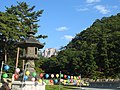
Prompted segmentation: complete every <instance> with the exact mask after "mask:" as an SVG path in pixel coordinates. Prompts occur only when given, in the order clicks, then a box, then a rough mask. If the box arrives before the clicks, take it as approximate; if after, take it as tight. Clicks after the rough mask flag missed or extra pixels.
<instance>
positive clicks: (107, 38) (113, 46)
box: [41, 13, 120, 79]
mask: <svg viewBox="0 0 120 90" xmlns="http://www.w3.org/2000/svg"><path fill="white" fill-rule="evenodd" d="M41 68H42V69H43V70H44V71H45V72H48V73H51V72H52V73H56V72H58V71H60V70H61V71H62V72H63V73H65V74H72V75H79V74H81V75H82V77H88V78H94V79H95V78H118V77H120V14H119V13H118V14H117V15H115V16H111V17H103V18H102V19H97V20H96V21H95V22H94V23H93V24H92V25H91V26H90V27H89V28H87V29H86V30H83V31H82V32H80V33H78V34H77V35H76V36H75V38H73V39H72V41H70V42H69V44H68V45H66V46H65V47H63V48H62V50H61V51H60V52H59V53H58V55H57V56H53V57H51V58H48V59H46V61H44V63H43V64H42V65H41Z"/></svg>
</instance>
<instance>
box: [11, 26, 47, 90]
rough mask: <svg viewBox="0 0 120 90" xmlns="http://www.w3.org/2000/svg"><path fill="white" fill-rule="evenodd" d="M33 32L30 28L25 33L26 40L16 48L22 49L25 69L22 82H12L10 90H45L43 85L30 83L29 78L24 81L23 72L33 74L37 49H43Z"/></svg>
mask: <svg viewBox="0 0 120 90" xmlns="http://www.w3.org/2000/svg"><path fill="white" fill-rule="evenodd" d="M34 34H35V32H34V31H33V28H32V27H31V30H30V31H29V32H28V33H27V38H26V39H24V40H23V41H20V42H19V43H18V44H17V46H18V47H20V48H22V49H23V55H22V57H21V59H23V60H25V63H26V64H25V65H26V66H25V68H24V71H23V73H24V74H23V79H22V81H13V82H12V90H45V83H44V82H42V83H41V84H39V83H36V82H32V81H31V78H32V76H31V77H29V79H28V80H26V81H24V76H25V71H29V72H30V73H33V72H35V69H34V68H35V63H34V61H35V60H38V59H39V58H38V49H41V48H43V47H44V45H43V44H41V43H40V42H39V41H38V40H36V39H35V37H34ZM40 88H41V89H40Z"/></svg>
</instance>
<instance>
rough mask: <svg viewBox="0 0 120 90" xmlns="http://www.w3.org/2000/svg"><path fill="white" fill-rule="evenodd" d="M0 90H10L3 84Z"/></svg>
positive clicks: (6, 84)
mask: <svg viewBox="0 0 120 90" xmlns="http://www.w3.org/2000/svg"><path fill="white" fill-rule="evenodd" d="M0 90H11V89H10V88H9V85H8V83H3V85H2V86H1V88H0Z"/></svg>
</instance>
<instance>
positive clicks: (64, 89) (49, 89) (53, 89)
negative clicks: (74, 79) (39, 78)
mask: <svg viewBox="0 0 120 90" xmlns="http://www.w3.org/2000/svg"><path fill="white" fill-rule="evenodd" d="M75 88H77V87H73V86H63V85H61V86H60V90H73V89H75ZM45 90H59V85H46V89H45Z"/></svg>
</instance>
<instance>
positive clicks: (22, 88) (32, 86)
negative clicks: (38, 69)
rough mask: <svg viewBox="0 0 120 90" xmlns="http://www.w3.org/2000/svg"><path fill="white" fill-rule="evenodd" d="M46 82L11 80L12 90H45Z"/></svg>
mask: <svg viewBox="0 0 120 90" xmlns="http://www.w3.org/2000/svg"><path fill="white" fill-rule="evenodd" d="M45 85H46V83H44V82H42V83H38V82H32V81H25V82H21V81H13V82H12V90H45Z"/></svg>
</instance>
